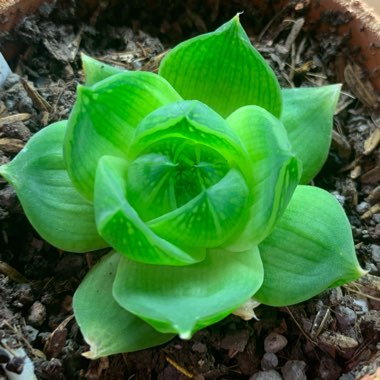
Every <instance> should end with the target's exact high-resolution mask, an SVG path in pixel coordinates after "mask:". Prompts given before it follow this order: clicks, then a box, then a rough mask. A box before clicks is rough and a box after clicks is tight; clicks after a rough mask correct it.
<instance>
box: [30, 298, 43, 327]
mask: <svg viewBox="0 0 380 380" xmlns="http://www.w3.org/2000/svg"><path fill="white" fill-rule="evenodd" d="M45 319H46V308H45V306H44V305H43V304H42V303H41V302H40V301H36V302H34V303H33V305H32V306H31V307H30V310H29V315H28V322H29V323H30V324H31V325H32V326H34V327H39V326H41V325H42V324H43V323H44V322H45Z"/></svg>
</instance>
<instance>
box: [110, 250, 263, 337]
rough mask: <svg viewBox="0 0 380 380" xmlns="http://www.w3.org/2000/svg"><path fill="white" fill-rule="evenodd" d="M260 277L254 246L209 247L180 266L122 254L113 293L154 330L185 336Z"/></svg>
mask: <svg viewBox="0 0 380 380" xmlns="http://www.w3.org/2000/svg"><path fill="white" fill-rule="evenodd" d="M262 278H263V267H262V263H261V259H260V254H259V251H258V249H257V247H253V248H252V249H250V250H249V251H246V252H239V253H233V252H228V251H223V250H210V251H208V253H207V257H206V259H205V260H204V261H202V262H200V263H197V264H194V265H188V266H184V267H167V266H156V265H146V264H140V263H137V262H134V261H131V260H128V259H122V260H121V261H120V264H119V267H118V269H117V274H116V278H115V282H114V288H113V294H114V297H115V299H116V301H117V302H118V303H119V304H120V305H121V306H123V307H124V308H126V309H127V310H129V311H130V312H132V313H133V314H136V315H137V316H139V317H140V318H142V319H144V320H146V321H147V322H148V323H149V324H151V325H152V326H153V327H154V328H155V329H157V330H158V331H161V332H164V333H178V334H179V335H180V336H181V337H182V338H184V339H188V338H190V337H191V335H192V334H194V333H195V332H196V331H197V330H199V329H201V328H203V327H206V326H208V325H210V324H212V323H215V322H217V321H219V320H221V319H223V318H224V317H226V316H227V315H228V314H230V313H231V312H232V311H234V310H235V309H237V308H238V307H239V306H240V305H241V304H243V303H244V302H245V301H247V299H249V298H250V297H251V296H252V295H253V294H254V293H255V292H256V291H257V290H258V289H259V287H260V285H261V283H262Z"/></svg>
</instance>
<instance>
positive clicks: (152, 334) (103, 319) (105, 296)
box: [73, 253, 173, 359]
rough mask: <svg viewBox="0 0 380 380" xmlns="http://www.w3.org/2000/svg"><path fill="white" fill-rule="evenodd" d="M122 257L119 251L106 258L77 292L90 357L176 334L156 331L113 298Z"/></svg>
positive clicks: (145, 345) (140, 346) (79, 319)
mask: <svg viewBox="0 0 380 380" xmlns="http://www.w3.org/2000/svg"><path fill="white" fill-rule="evenodd" d="M120 257H121V256H120V255H119V254H118V253H110V254H108V255H107V256H105V257H103V258H102V260H101V261H100V262H99V263H98V264H97V265H96V266H95V267H93V268H92V269H91V271H90V272H89V273H88V274H87V276H86V277H85V279H84V280H83V281H82V283H81V284H80V286H79V288H78V289H77V291H76V292H75V294H74V299H73V307H74V313H75V318H76V320H77V322H78V325H79V327H80V329H81V332H82V334H83V336H84V339H85V340H86V342H87V343H88V344H89V345H90V351H88V352H86V353H85V354H84V356H86V357H87V358H89V359H97V358H99V357H102V356H108V355H112V354H118V353H123V352H132V351H137V350H142V349H144V348H148V347H152V346H156V345H158V344H162V343H165V342H167V341H169V340H170V339H171V338H173V335H169V334H161V333H159V332H157V331H156V330H154V329H153V328H152V327H151V326H150V325H148V324H147V323H146V322H144V321H142V320H141V319H139V318H137V317H136V316H135V315H133V314H131V313H129V312H128V311H126V310H125V309H123V308H122V307H121V306H120V305H119V304H118V303H117V302H116V301H115V300H114V298H113V297H112V285H113V282H114V279H115V275H116V269H117V266H118V264H119V261H120Z"/></svg>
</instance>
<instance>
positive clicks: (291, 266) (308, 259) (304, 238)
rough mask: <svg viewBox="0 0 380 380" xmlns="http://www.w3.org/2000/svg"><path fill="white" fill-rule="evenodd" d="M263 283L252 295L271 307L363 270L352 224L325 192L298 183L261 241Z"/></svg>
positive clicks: (306, 296) (292, 301) (298, 299)
mask: <svg viewBox="0 0 380 380" xmlns="http://www.w3.org/2000/svg"><path fill="white" fill-rule="evenodd" d="M260 253H261V258H262V260H263V264H264V283H263V285H262V287H261V288H260V290H259V291H258V292H257V293H256V294H255V299H257V300H258V301H260V302H261V303H264V304H267V305H272V306H284V305H291V304H295V303H298V302H301V301H304V300H307V299H309V298H311V297H313V296H315V295H317V294H319V293H321V292H322V291H324V290H326V289H327V288H329V287H333V286H337V285H340V284H343V283H346V282H349V281H353V280H355V279H357V278H359V277H360V276H362V275H363V274H364V273H365V272H364V271H363V270H362V269H361V268H360V266H359V263H358V261H357V258H356V255H355V247H354V243H353V240H352V233H351V226H350V223H349V222H348V219H347V217H346V215H345V213H344V211H343V209H342V207H341V206H340V204H339V202H338V201H337V200H336V199H335V198H334V197H333V196H332V195H331V194H329V193H328V192H326V191H324V190H322V189H319V188H316V187H311V186H298V187H297V189H296V191H295V193H294V195H293V198H292V200H291V201H290V203H289V206H288V208H287V209H286V211H285V213H284V215H283V217H282V218H281V219H280V220H279V222H278V223H277V225H276V227H275V229H274V230H273V232H272V234H271V235H270V236H268V238H266V239H265V240H264V241H263V242H262V243H261V244H260Z"/></svg>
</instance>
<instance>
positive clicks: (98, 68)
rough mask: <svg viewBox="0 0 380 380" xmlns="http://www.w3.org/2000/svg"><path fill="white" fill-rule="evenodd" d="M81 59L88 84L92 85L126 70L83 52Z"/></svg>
mask: <svg viewBox="0 0 380 380" xmlns="http://www.w3.org/2000/svg"><path fill="white" fill-rule="evenodd" d="M81 59H82V65H83V71H84V75H85V82H86V85H87V86H92V85H93V84H95V83H97V82H100V81H101V80H103V79H106V78H108V77H110V76H112V75H115V74H119V73H121V72H123V71H125V70H123V69H121V68H118V67H115V66H111V65H107V64H106V63H104V62H100V61H98V60H96V59H94V58H91V57H89V56H88V55H86V54H83V53H82V55H81Z"/></svg>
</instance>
